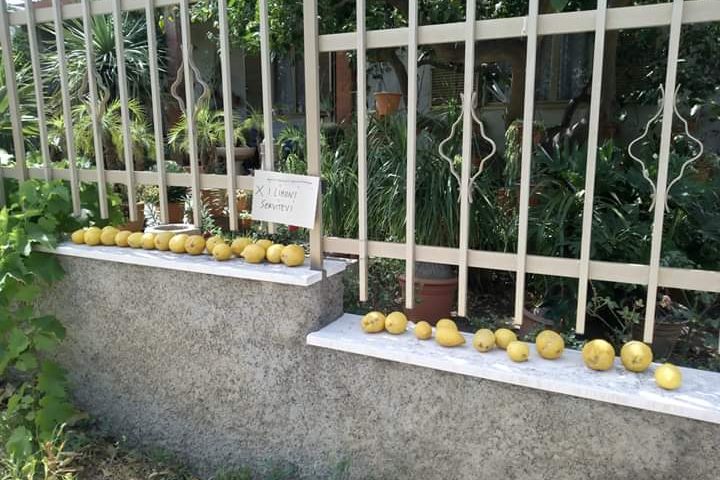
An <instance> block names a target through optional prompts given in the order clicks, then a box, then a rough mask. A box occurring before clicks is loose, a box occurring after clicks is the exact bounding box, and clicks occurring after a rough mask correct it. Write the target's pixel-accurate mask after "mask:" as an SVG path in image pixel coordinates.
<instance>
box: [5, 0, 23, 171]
mask: <svg viewBox="0 0 720 480" xmlns="http://www.w3.org/2000/svg"><path fill="white" fill-rule="evenodd" d="M0 44H2V59H3V67H4V68H5V90H6V91H7V99H8V110H9V113H10V122H11V124H12V139H13V146H14V149H15V152H14V153H15V155H14V157H15V169H16V170H17V171H18V172H19V175H20V180H21V181H22V180H25V178H26V177H27V172H26V171H25V139H24V138H23V132H22V128H23V125H22V117H21V116H20V101H19V98H18V92H17V77H16V73H15V59H14V58H13V50H12V39H11V38H10V25H9V23H8V12H7V5H6V4H5V0H0Z"/></svg>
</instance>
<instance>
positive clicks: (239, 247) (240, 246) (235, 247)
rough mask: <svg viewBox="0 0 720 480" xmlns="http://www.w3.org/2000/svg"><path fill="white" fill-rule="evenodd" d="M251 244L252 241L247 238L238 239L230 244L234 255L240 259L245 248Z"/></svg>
mask: <svg viewBox="0 0 720 480" xmlns="http://www.w3.org/2000/svg"><path fill="white" fill-rule="evenodd" d="M251 243H252V240H250V239H249V238H247V237H238V238H236V239H235V240H233V241H232V243H231V244H230V249H231V250H232V253H233V254H235V256H237V257H239V256H240V255H242V252H243V250H245V247H247V246H248V245H250V244H251Z"/></svg>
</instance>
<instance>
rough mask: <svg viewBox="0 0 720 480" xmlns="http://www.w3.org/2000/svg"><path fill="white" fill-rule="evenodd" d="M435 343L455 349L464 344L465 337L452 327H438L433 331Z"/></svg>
mask: <svg viewBox="0 0 720 480" xmlns="http://www.w3.org/2000/svg"><path fill="white" fill-rule="evenodd" d="M435 341H436V342H437V343H438V344H440V345H441V346H443V347H457V346H458V345H462V344H463V343H465V337H463V336H462V335H461V334H460V332H458V331H457V330H456V329H455V328H452V327H447V326H446V327H440V328H437V329H436V330H435Z"/></svg>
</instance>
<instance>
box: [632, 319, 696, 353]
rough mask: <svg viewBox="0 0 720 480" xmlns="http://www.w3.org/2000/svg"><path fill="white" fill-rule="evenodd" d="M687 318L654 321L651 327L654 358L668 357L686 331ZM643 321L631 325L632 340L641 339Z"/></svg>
mask: <svg viewBox="0 0 720 480" xmlns="http://www.w3.org/2000/svg"><path fill="white" fill-rule="evenodd" d="M687 325H688V322H687V320H685V321H682V322H672V323H670V322H658V321H657V320H656V321H655V328H653V342H652V345H651V347H652V351H653V357H654V358H668V357H669V356H670V354H672V352H673V350H674V349H675V345H676V344H677V341H678V339H679V338H680V337H681V336H682V335H685V334H686V333H687V330H688V329H687ZM644 329H645V322H644V321H643V322H641V323H640V324H637V325H633V329H632V334H633V339H634V340H642V339H643V330H644Z"/></svg>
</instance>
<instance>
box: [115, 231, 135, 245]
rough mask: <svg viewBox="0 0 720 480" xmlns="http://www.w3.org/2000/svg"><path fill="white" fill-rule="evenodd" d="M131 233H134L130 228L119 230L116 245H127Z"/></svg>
mask: <svg viewBox="0 0 720 480" xmlns="http://www.w3.org/2000/svg"><path fill="white" fill-rule="evenodd" d="M130 235H132V232H131V231H130V230H123V231H121V232H118V234H117V235H115V245H117V246H118V247H127V246H128V238H130Z"/></svg>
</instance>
